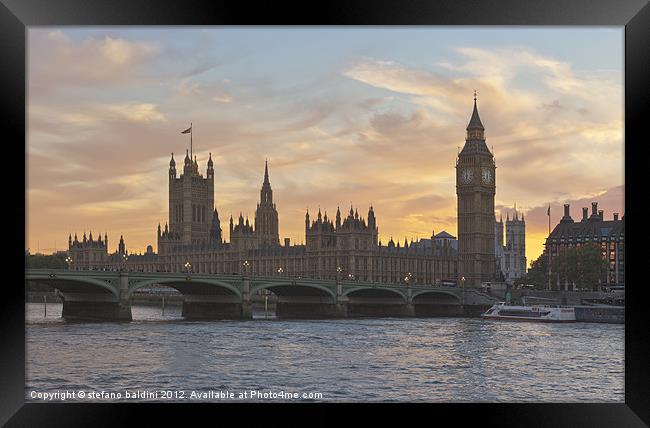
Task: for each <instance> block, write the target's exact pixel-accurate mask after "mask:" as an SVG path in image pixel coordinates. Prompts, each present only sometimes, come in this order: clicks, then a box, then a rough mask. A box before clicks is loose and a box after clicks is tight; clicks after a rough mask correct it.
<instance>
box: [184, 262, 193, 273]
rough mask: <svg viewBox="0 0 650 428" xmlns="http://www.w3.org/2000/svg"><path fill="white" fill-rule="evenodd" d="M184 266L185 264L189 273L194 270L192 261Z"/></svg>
mask: <svg viewBox="0 0 650 428" xmlns="http://www.w3.org/2000/svg"><path fill="white" fill-rule="evenodd" d="M184 266H185V272H187V273H191V272H192V263H190V262H185V264H184Z"/></svg>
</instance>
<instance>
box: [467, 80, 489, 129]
mask: <svg viewBox="0 0 650 428" xmlns="http://www.w3.org/2000/svg"><path fill="white" fill-rule="evenodd" d="M470 129H479V130H481V131H484V130H485V128H483V124H482V123H481V118H480V117H479V115H478V108H477V107H476V90H474V111H472V118H471V119H470V120H469V125H467V130H468V131H469V130H470Z"/></svg>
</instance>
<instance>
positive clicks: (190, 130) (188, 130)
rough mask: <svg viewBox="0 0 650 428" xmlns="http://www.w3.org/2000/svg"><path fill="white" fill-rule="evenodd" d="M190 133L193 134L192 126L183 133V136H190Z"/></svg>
mask: <svg viewBox="0 0 650 428" xmlns="http://www.w3.org/2000/svg"><path fill="white" fill-rule="evenodd" d="M190 132H192V126H191V125H190V127H189V128H187V129H186V130H185V131H183V132H181V134H189V133H190Z"/></svg>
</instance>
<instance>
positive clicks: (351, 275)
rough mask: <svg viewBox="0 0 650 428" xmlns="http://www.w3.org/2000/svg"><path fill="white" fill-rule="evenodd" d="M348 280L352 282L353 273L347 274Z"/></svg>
mask: <svg viewBox="0 0 650 428" xmlns="http://www.w3.org/2000/svg"><path fill="white" fill-rule="evenodd" d="M348 278H349V279H350V281H354V274H353V273H351V274H349V275H348Z"/></svg>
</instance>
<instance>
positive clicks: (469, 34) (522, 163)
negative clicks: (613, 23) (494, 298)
mask: <svg viewBox="0 0 650 428" xmlns="http://www.w3.org/2000/svg"><path fill="white" fill-rule="evenodd" d="M623 35H624V34H623V28H622V27H621V28H613V27H609V28H606V27H603V28H596V27H584V28H567V27H538V28H535V27H521V28H518V27H493V28H492V27H476V28H473V29H472V28H468V27H412V28H409V27H395V28H381V27H359V28H343V27H316V28H310V27H278V28H272V27H260V28H243V27H230V28H219V27H204V28H202V27H186V28H184V27H175V28H168V27H149V28H142V29H129V28H127V27H87V28H82V27H80V28H68V27H66V28H44V27H40V28H30V29H29V30H28V63H27V68H28V88H27V91H28V93H27V95H28V118H27V119H28V129H27V132H28V135H27V148H26V150H27V153H26V162H27V180H28V181H27V197H28V201H27V202H28V205H27V230H26V240H27V242H26V246H27V247H28V248H29V249H30V251H31V252H36V251H37V250H39V249H40V251H41V252H44V253H49V252H52V251H54V249H55V247H56V248H57V249H59V250H61V249H67V239H68V233H70V232H71V233H72V234H73V235H74V233H75V232H76V233H77V234H78V235H79V237H81V235H83V232H84V230H85V231H86V232H88V231H90V230H92V232H93V235H94V236H95V237H96V236H97V234H98V233H99V232H102V234H103V233H104V232H108V236H109V246H110V250H111V252H112V251H115V249H116V247H117V243H118V240H119V236H120V234H123V235H124V238H125V241H126V246H127V249H128V250H129V251H130V252H141V251H144V249H145V247H146V246H147V245H148V244H152V245H153V246H154V250H155V249H156V227H157V225H158V223H159V222H160V223H161V224H163V225H164V224H165V222H166V221H167V220H168V218H167V216H168V212H167V209H168V207H167V202H168V200H167V198H168V194H167V171H168V167H169V159H170V155H171V153H172V152H173V153H174V157H175V158H176V161H177V163H179V164H182V159H183V157H184V156H185V150H186V148H188V147H189V138H188V136H187V135H181V131H182V130H184V129H186V128H187V127H188V126H189V124H190V122H192V123H193V127H194V153H195V154H196V155H197V158H198V162H199V168H200V171H201V172H202V173H203V174H204V175H205V168H206V161H207V158H208V153H209V152H211V153H212V158H213V160H214V163H215V166H214V168H215V203H216V207H217V210H218V211H219V215H220V218H221V222H222V229H223V230H224V237H225V238H226V240H229V237H228V225H227V222H228V219H229V217H230V215H231V213H232V215H233V216H238V215H239V213H240V212H242V213H243V215H244V216H246V215H248V217H249V219H250V220H251V221H252V219H253V217H254V212H255V204H256V202H257V201H258V199H259V190H260V187H261V184H262V180H263V174H264V160H265V159H266V158H268V160H269V175H270V181H271V185H272V188H273V195H274V199H275V202H276V204H277V208H278V211H279V220H280V239H281V240H282V239H283V238H284V237H289V238H291V240H292V242H297V243H300V242H304V216H305V210H306V209H307V208H309V211H310V213H312V212H313V213H316V212H317V211H318V208H319V207H320V208H321V210H322V211H323V212H325V210H327V214H328V216H330V217H333V216H334V214H335V212H336V208H337V205H338V204H340V205H341V211H344V210H345V211H347V210H349V207H350V203H351V202H352V203H353V204H354V206H355V208H357V207H358V210H359V214H361V215H363V216H364V217H366V215H367V211H368V206H369V205H370V204H371V203H372V204H373V206H374V209H375V213H376V216H377V222H378V226H379V235H380V239H381V240H382V241H383V242H384V243H385V242H387V241H388V240H389V239H390V237H391V236H392V237H393V238H394V239H396V240H397V239H399V240H400V241H401V242H403V241H404V238H405V237H407V238H408V239H409V240H410V239H411V238H413V239H418V238H428V237H430V236H431V233H432V231H435V233H438V232H440V231H442V230H446V231H447V232H449V233H451V234H453V235H455V236H457V229H456V193H455V169H454V164H455V158H456V154H457V150H458V148H459V147H462V145H463V144H464V138H465V127H466V126H467V122H468V121H469V117H470V115H471V112H472V103H473V91H474V89H476V90H477V91H478V107H479V112H480V115H481V119H482V121H483V124H484V126H485V128H486V132H485V133H486V142H487V145H488V147H493V150H494V154H495V159H496V164H497V173H496V180H497V181H496V185H497V193H496V202H495V203H496V209H497V213H496V214H497V216H498V215H499V214H500V213H502V214H503V217H504V219H505V217H506V213H508V212H510V213H511V212H512V207H513V205H514V204H515V203H516V204H517V210H518V211H520V212H524V213H525V218H526V255H527V257H528V262H529V263H530V262H531V261H532V260H534V259H535V258H537V256H539V254H540V253H541V252H542V249H543V246H542V244H543V239H544V238H545V237H546V235H547V231H548V217H547V216H546V209H547V207H548V204H549V203H550V204H551V222H552V226H554V225H555V224H556V223H557V222H558V221H559V219H560V217H561V216H562V204H564V203H570V204H571V215H572V216H573V218H574V220H579V219H580V217H581V207H583V206H591V202H592V201H594V202H598V203H599V209H603V210H604V211H605V218H606V219H611V218H612V213H613V212H619V213H621V215H622V214H623V213H624V212H625V210H624V200H623V185H624V170H623V162H624V158H623V129H624V128H623V111H624V110H623V41H624V39H623Z"/></svg>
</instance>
